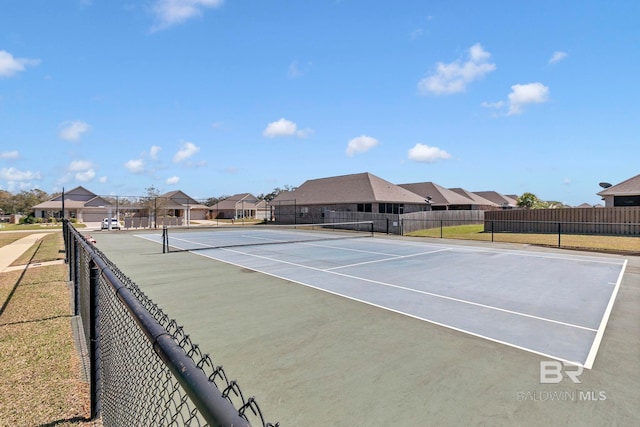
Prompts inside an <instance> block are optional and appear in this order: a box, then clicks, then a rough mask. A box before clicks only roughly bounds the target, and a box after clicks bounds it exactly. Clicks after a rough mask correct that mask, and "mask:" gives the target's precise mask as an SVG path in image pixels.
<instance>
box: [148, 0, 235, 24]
mask: <svg viewBox="0 0 640 427" xmlns="http://www.w3.org/2000/svg"><path fill="white" fill-rule="evenodd" d="M222 3H223V0H156V1H155V3H154V5H153V6H152V10H153V13H154V15H155V16H156V20H157V22H158V24H157V25H156V26H155V27H154V30H155V31H157V30H162V29H165V28H168V27H171V26H173V25H177V24H182V23H183V22H186V21H187V20H189V19H191V18H194V17H197V16H201V15H202V13H203V10H204V9H206V8H216V7H220V6H222Z"/></svg>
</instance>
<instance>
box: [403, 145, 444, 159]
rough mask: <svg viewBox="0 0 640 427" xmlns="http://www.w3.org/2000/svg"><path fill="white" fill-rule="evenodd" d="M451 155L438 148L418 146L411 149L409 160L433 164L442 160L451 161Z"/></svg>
mask: <svg viewBox="0 0 640 427" xmlns="http://www.w3.org/2000/svg"><path fill="white" fill-rule="evenodd" d="M449 158H451V155H450V154H449V153H447V152H446V151H444V150H442V149H440V148H438V147H430V146H428V145H425V144H420V143H418V144H416V145H414V146H413V148H411V149H409V159H410V160H414V161H416V162H421V163H433V162H435V161H436V160H440V159H449Z"/></svg>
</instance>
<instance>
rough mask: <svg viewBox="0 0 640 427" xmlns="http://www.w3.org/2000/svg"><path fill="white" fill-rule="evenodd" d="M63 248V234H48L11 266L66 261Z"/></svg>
mask: <svg viewBox="0 0 640 427" xmlns="http://www.w3.org/2000/svg"><path fill="white" fill-rule="evenodd" d="M63 247H64V240H63V238H62V233H60V232H55V233H50V234H47V235H46V236H44V238H43V239H42V240H40V241H39V242H37V243H36V244H35V245H33V246H32V247H31V248H29V249H28V250H27V251H26V252H25V253H23V254H22V255H21V256H19V257H18V259H16V260H15V261H14V262H13V264H11V265H25V264H28V263H29V262H31V263H37V262H46V261H56V260H61V259H64V255H65V254H64V249H63Z"/></svg>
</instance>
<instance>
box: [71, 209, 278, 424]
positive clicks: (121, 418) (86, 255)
mask: <svg viewBox="0 0 640 427" xmlns="http://www.w3.org/2000/svg"><path fill="white" fill-rule="evenodd" d="M63 234H64V240H65V248H66V257H67V261H68V264H69V278H70V281H71V282H72V284H73V287H74V291H75V292H74V307H75V314H76V315H79V317H80V320H81V323H82V328H81V330H82V333H83V335H84V336H83V337H81V338H83V339H84V340H85V342H86V343H87V348H88V350H89V359H90V360H89V365H90V367H91V368H90V369H91V372H90V377H91V381H90V389H91V416H92V418H97V417H100V418H101V419H102V421H103V423H104V425H108V426H141V425H157V426H204V425H211V426H250V425H253V426H257V425H261V426H272V427H276V426H278V425H279V424H278V423H276V424H275V425H274V424H271V423H268V422H266V421H265V420H264V417H263V415H262V412H261V410H260V407H259V405H258V403H257V402H256V400H255V399H254V398H253V397H249V398H246V397H245V396H244V395H243V393H242V391H241V389H240V387H239V386H238V384H237V382H236V381H232V380H229V378H228V377H227V375H226V373H225V371H224V369H223V368H222V366H216V365H215V364H214V361H213V359H212V358H211V357H210V356H209V355H208V354H203V353H202V352H201V350H200V348H199V347H198V345H197V344H195V343H193V342H192V341H191V339H190V338H189V335H187V334H186V332H185V331H184V330H183V328H182V327H181V326H179V325H178V324H177V323H176V321H175V320H172V319H169V318H168V317H167V316H166V315H165V314H164V313H163V311H162V309H160V307H158V306H157V305H156V304H154V303H153V302H152V301H151V300H150V299H149V298H148V297H147V296H146V295H145V294H144V293H143V292H142V291H141V290H140V289H139V288H138V286H137V285H136V284H135V283H134V282H133V281H131V280H130V279H129V278H128V277H127V276H126V275H125V274H124V273H123V272H121V271H120V270H119V269H118V268H117V267H116V266H115V265H114V264H113V263H112V262H111V261H110V260H109V259H108V258H107V257H106V256H105V255H104V254H103V253H101V252H100V251H99V250H98V249H97V248H95V247H94V246H93V245H92V244H91V243H90V242H88V241H87V240H86V239H85V237H84V236H83V235H82V234H80V233H79V232H78V231H77V230H76V229H75V228H73V226H72V225H71V223H70V222H69V221H65V222H64V228H63Z"/></svg>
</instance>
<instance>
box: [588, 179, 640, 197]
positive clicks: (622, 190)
mask: <svg viewBox="0 0 640 427" xmlns="http://www.w3.org/2000/svg"><path fill="white" fill-rule="evenodd" d="M597 194H598V196H625V195H626V196H635V195H638V194H640V174H638V175H636V176H633V177H631V178H629V179H627V180H624V181H622V182H620V183H618V184H616V185H612V186H611V187H609V188H606V189H604V190H603V191H601V192H599V193H597Z"/></svg>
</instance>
